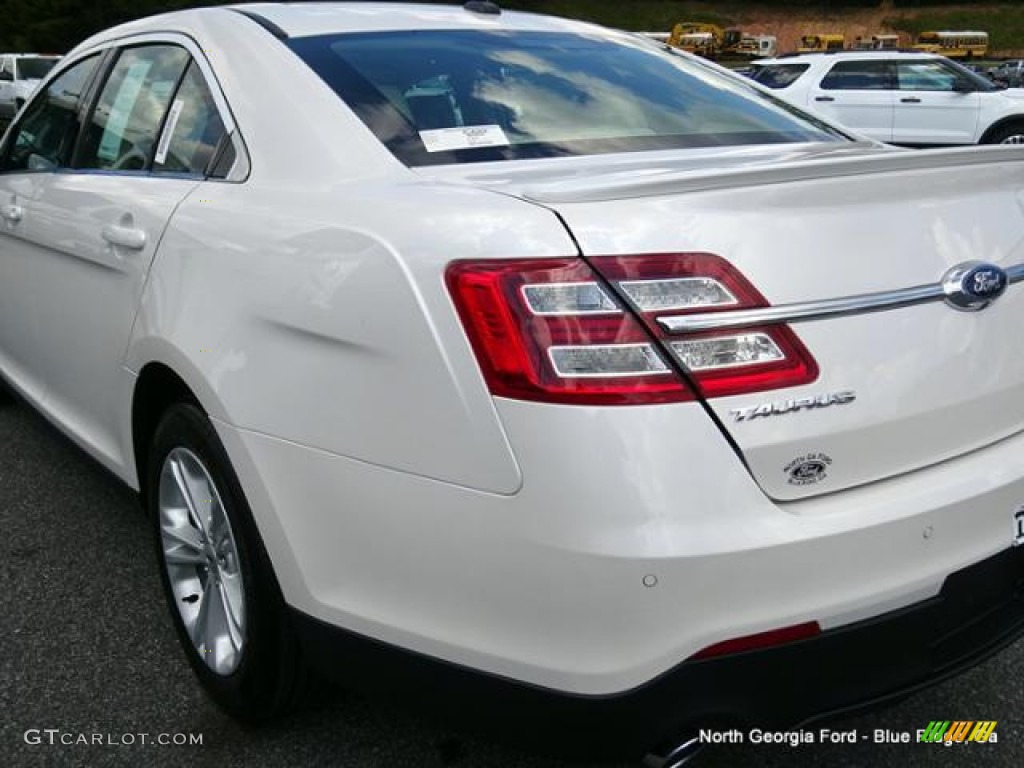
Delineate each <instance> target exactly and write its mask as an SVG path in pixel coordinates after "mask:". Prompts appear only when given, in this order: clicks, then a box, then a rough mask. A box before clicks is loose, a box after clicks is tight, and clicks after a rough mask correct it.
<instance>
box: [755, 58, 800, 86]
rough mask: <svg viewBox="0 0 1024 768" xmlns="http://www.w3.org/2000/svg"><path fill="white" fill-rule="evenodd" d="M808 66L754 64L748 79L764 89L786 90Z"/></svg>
mask: <svg viewBox="0 0 1024 768" xmlns="http://www.w3.org/2000/svg"><path fill="white" fill-rule="evenodd" d="M809 66H810V64H755V65H754V71H753V72H752V73H751V75H750V77H751V79H752V80H754V81H755V82H758V83H760V84H761V85H763V86H765V87H766V88H776V89H777V88H786V87H787V86H790V85H792V84H793V83H795V82H796V81H797V80H799V79H800V75H802V74H803V73H804V72H806V71H807V68H808V67H809Z"/></svg>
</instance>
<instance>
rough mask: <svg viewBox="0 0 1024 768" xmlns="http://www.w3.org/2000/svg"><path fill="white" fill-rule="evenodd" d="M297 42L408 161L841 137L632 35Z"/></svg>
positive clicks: (467, 34)
mask: <svg viewBox="0 0 1024 768" xmlns="http://www.w3.org/2000/svg"><path fill="white" fill-rule="evenodd" d="M288 45H290V46H291V48H292V49H293V50H294V51H295V52H296V53H297V54H298V55H299V56H300V57H302V59H303V60H304V61H306V62H307V63H308V64H309V66H310V67H311V68H312V69H313V70H314V71H315V72H316V73H317V74H318V75H319V76H320V77H321V78H323V80H324V81H325V82H326V83H327V84H328V85H330V86H331V88H333V89H334V91H335V92H336V93H337V94H338V95H339V96H340V97H341V98H342V99H344V101H345V102H346V103H347V104H348V105H349V106H350V107H351V108H352V109H353V110H355V112H356V114H358V115H359V117H360V118H361V119H362V120H363V122H365V123H366V125H367V126H368V127H369V128H370V130H372V131H373V132H374V134H376V136H377V138H379V139H380V141H381V142H383V143H384V144H385V145H386V146H387V147H388V148H389V149H390V150H391V151H392V152H393V153H394V154H395V155H396V156H397V157H398V158H399V159H400V160H401V161H402V162H404V163H406V164H407V165H412V166H417V165H431V164H439V163H463V162H477V161H492V160H502V159H516V158H527V157H546V156H554V155H563V156H564V155H589V154H599V153H605V152H634V151H642V150H650V149H671V148H678V147H707V146H719V145H720V146H731V145H741V144H766V143H784V142H808V141H842V140H843V138H842V136H841V135H840V134H838V133H836V132H835V131H833V130H832V129H830V128H827V127H826V126H825V125H823V124H821V123H817V122H815V121H814V120H813V119H812V118H810V117H807V116H806V115H803V114H802V113H800V112H798V111H797V110H796V109H795V108H793V107H790V106H788V105H786V104H784V103H782V102H780V101H777V100H775V99H774V98H772V97H769V96H767V95H765V94H764V93H762V92H761V91H758V90H757V89H756V88H753V87H751V86H749V85H747V84H745V83H744V82H743V81H742V80H740V79H739V78H735V77H730V76H728V75H723V74H720V73H718V72H716V71H714V70H713V69H711V68H710V67H708V66H704V65H701V64H699V63H694V62H691V61H688V60H686V59H684V58H682V57H679V56H676V55H673V54H671V53H668V52H665V51H663V50H662V49H661V48H659V47H657V46H654V45H652V44H650V43H649V42H648V41H645V40H640V39H637V40H635V41H634V40H633V39H632V38H630V37H627V36H622V37H621V38H615V39H612V38H606V37H599V36H594V37H589V36H583V35H575V34H566V33H552V32H494V31H476V30H473V31H469V30H457V31H422V32H409V31H403V32H383V33H364V34H347V35H327V36H320V37H310V38H298V39H292V40H290V41H288Z"/></svg>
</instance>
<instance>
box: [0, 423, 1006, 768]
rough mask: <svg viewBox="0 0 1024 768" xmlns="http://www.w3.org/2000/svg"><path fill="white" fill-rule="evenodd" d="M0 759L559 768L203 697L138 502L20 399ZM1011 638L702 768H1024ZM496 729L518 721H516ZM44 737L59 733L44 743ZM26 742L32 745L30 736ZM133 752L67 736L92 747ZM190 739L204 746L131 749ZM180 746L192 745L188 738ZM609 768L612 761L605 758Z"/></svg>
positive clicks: (405, 730)
mask: <svg viewBox="0 0 1024 768" xmlns="http://www.w3.org/2000/svg"><path fill="white" fill-rule="evenodd" d="M0 524H2V530H3V531H4V535H3V537H2V538H0V573H2V577H0V630H2V632H0V637H2V638H3V654H2V656H0V712H2V713H3V714H2V716H0V721H2V727H0V766H4V767H8V766H10V767H20V766H49V765H53V766H133V768H134V767H135V766H141V765H145V766H154V767H156V766H180V765H182V764H189V765H196V766H206V765H211V766H213V765H216V766H220V767H223V766H234V765H245V766H259V767H260V768H264V767H266V768H272V767H274V766H282V767H284V768H304V767H305V766H345V767H348V768H403V767H404V766H408V767H409V768H413V767H415V768H433V767H435V766H436V767H443V766H460V768H565V767H566V766H568V765H569V764H567V763H565V762H562V761H555V760H552V759H549V758H545V757H542V756H537V755H532V754H528V753H525V752H517V751H516V750H515V749H514V748H511V747H509V746H507V745H498V744H494V743H492V742H489V741H485V740H481V739H479V738H473V737H467V736H462V735H459V734H455V733H451V732H448V731H445V730H442V729H440V728H439V727H438V726H436V725H433V724H431V723H430V722H429V721H427V720H426V719H421V718H419V717H417V716H416V714H415V713H405V712H393V711H388V710H385V709H382V708H380V707H379V706H376V705H370V704H367V703H365V702H363V701H362V700H360V699H357V698H355V697H352V696H348V695H346V694H343V693H336V694H331V695H330V696H328V697H327V699H326V700H325V701H324V702H322V703H321V704H320V705H318V706H317V707H316V708H315V709H311V710H310V711H307V712H303V713H301V714H298V715H295V716H293V717H292V718H290V719H288V720H286V721H284V722H281V723H279V724H276V725H274V726H273V727H268V728H261V729H258V730H247V729H245V728H242V727H240V726H239V725H237V724H235V723H234V722H233V721H231V720H229V719H227V718H226V717H224V716H223V715H222V714H220V713H219V712H218V711H217V710H216V709H215V708H214V707H213V706H212V705H211V704H209V703H208V702H207V701H206V700H205V698H204V697H203V695H202V694H201V693H200V692H199V689H198V688H197V687H196V685H195V684H194V682H193V680H192V676H191V673H190V672H189V670H188V668H187V666H186V664H185V662H184V658H183V657H182V656H181V654H180V651H179V649H178V647H177V645H176V641H175V639H174V636H173V631H172V628H171V624H170V621H169V620H168V618H167V617H166V616H165V613H164V604H163V600H162V597H161V595H160V592H159V581H158V578H157V572H156V568H155V564H154V558H153V554H152V544H151V540H150V534H149V528H148V526H147V525H146V522H145V520H144V519H143V516H142V514H141V513H140V511H139V508H138V506H137V504H136V501H135V498H134V496H133V495H132V494H131V493H130V492H129V491H128V490H126V489H125V488H123V487H122V486H120V485H119V484H118V483H117V482H116V481H115V480H114V479H112V478H111V477H110V476H109V475H107V474H106V473H105V472H104V471H103V470H101V469H99V468H98V467H97V465H95V464H94V463H92V462H91V461H90V460H89V459H87V458H86V457H85V456H84V455H83V454H82V453H80V452H79V451H78V450H77V449H76V448H75V447H74V446H73V445H72V444H71V443H69V442H68V441H67V440H65V439H64V438H62V437H61V436H60V435H58V434H57V432H56V431H55V430H53V429H52V428H51V427H50V426H49V425H48V424H47V423H46V422H45V421H44V420H43V419H42V418H40V417H39V416H38V415H36V414H35V413H33V412H31V411H30V410H29V409H28V408H27V407H25V406H24V405H10V404H8V405H2V404H0ZM1022 659H1024V642H1020V643H1017V644H1016V645H1014V646H1012V647H1010V648H1009V649H1007V650H1005V651H1003V652H1002V653H1001V654H999V655H998V656H997V657H996V658H994V659H992V660H990V661H988V662H987V663H985V664H983V665H981V666H980V667H978V668H976V669H974V670H972V671H971V672H969V673H967V674H964V675H962V676H960V677H958V678H957V679H955V680H952V681H950V682H948V683H945V684H943V685H940V686H938V687H935V688H932V689H930V690H928V691H926V692H924V693H921V694H918V695H916V696H914V697H913V698H911V699H908V700H907V701H905V702H904V703H902V704H901V705H899V706H897V707H893V708H891V709H889V710H887V711H884V712H877V713H873V714H871V715H868V716H865V717H861V718H857V719H848V720H846V721H844V722H842V723H839V724H837V725H835V726H833V727H834V728H838V729H841V730H847V731H849V730H856V731H857V737H858V739H859V741H858V743H857V744H855V745H852V746H850V745H831V744H825V745H822V744H815V745H810V746H808V745H804V746H800V747H796V748H793V747H789V746H786V745H773V746H763V745H753V744H750V743H747V744H744V745H732V746H726V747H719V748H717V749H715V750H712V751H707V752H705V753H703V754H702V755H701V759H700V760H699V761H698V763H697V764H698V765H699V766H708V767H716V766H769V767H775V766H778V767H780V768H781V767H783V766H824V767H825V768H839V767H840V766H894V767H895V766H899V768H915V767H917V766H940V765H941V766H945V765H952V764H955V765H964V766H1007V767H1009V766H1014V768H1016V767H1017V766H1021V765H1024V743H1022V735H1024V713H1022V711H1021V706H1022V704H1024V684H1022V679H1024V676H1022V674H1021V671H1020V670H1021V667H1020V666H1019V665H1020V664H1021V663H1022ZM957 718H959V719H965V720H966V719H975V720H976V719H988V720H997V721H998V728H997V731H996V732H997V735H998V742H997V743H996V744H987V745H970V746H967V745H955V746H952V747H948V748H947V747H944V746H942V745H931V744H909V745H897V744H875V743H873V742H872V738H873V733H874V731H875V729H889V730H892V731H906V732H913V731H914V730H915V729H917V728H922V727H924V725H925V724H926V723H927V722H928V721H930V720H934V719H957ZM510 727H513V728H514V727H515V726H514V724H512V725H511V726H510ZM45 729H59V732H58V733H55V734H53V736H52V738H53V740H55V741H56V742H57V743H55V744H53V745H51V744H50V743H49V740H50V739H51V735H50V734H48V733H46V732H45ZM27 731H28V732H29V733H28V739H29V740H34V739H35V738H38V740H39V741H40V742H41V743H38V744H30V743H27V740H26V732H27ZM92 734H101V735H102V739H104V740H106V741H109V740H113V741H115V742H117V741H130V740H134V741H135V743H134V744H114V745H111V744H72V745H70V746H65V745H61V744H60V743H59V742H60V740H61V739H64V740H77V739H79V738H82V735H84V738H86V739H91V738H92ZM141 734H146V739H147V740H155V739H157V738H158V737H159V735H161V734H191V735H192V736H193V737H195V736H198V737H199V738H201V740H202V743H201V745H198V744H191V745H190V744H185V745H155V744H145V745H144V744H141V743H140V742H141V741H142V736H141ZM186 738H188V736H186ZM612 768H625V766H613V767H612Z"/></svg>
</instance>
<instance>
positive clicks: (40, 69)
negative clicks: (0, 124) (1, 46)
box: [0, 53, 60, 120]
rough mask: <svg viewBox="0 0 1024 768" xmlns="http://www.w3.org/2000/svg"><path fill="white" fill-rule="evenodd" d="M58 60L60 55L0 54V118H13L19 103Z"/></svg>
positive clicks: (22, 101)
mask: <svg viewBox="0 0 1024 768" xmlns="http://www.w3.org/2000/svg"><path fill="white" fill-rule="evenodd" d="M58 61H60V56H41V55H39V54H37V53H5V54H3V55H2V56H0V120H10V119H11V118H13V117H14V116H15V115H16V114H17V112H18V110H19V109H21V105H22V104H24V103H25V102H26V101H27V100H28V97H29V96H31V95H32V92H33V91H34V90H35V89H36V86H37V85H39V82H40V80H42V79H43V78H44V77H46V75H47V74H48V73H49V71H50V70H51V69H53V65H54V64H56V63H57V62H58Z"/></svg>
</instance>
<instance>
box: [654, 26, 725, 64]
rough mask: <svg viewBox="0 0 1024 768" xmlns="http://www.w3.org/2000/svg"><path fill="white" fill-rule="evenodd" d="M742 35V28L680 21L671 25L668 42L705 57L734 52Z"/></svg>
mask: <svg viewBox="0 0 1024 768" xmlns="http://www.w3.org/2000/svg"><path fill="white" fill-rule="evenodd" d="M742 37H743V32H742V30H739V29H735V28H729V29H722V27H720V26H718V25H717V24H708V23H705V22H701V21H681V22H679V23H678V24H676V25H675V26H674V27H672V33H671V34H670V35H669V37H668V44H669V45H671V46H673V47H674V48H679V49H681V50H684V51H688V52H689V53H693V54H696V55H698V56H703V57H704V58H706V59H717V58H718V57H719V56H723V55H730V54H734V53H736V49H737V47H738V46H739V44H740V41H741V39H742Z"/></svg>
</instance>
